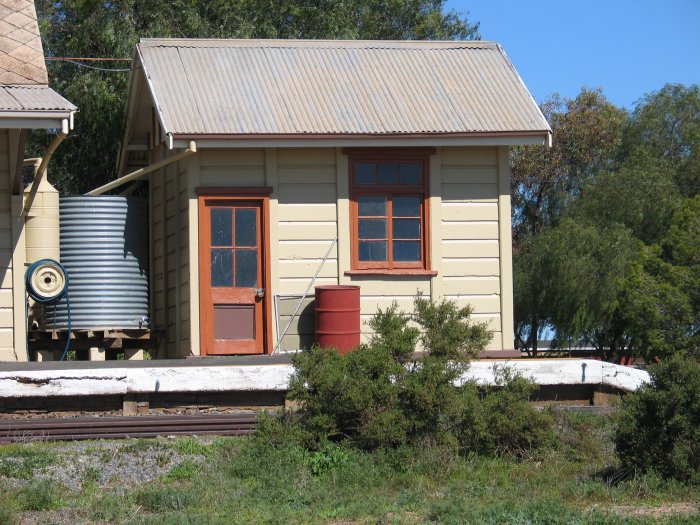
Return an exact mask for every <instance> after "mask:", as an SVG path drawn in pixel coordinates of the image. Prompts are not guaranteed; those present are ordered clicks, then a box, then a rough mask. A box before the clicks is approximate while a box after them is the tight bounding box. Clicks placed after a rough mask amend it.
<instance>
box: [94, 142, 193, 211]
mask: <svg viewBox="0 0 700 525" xmlns="http://www.w3.org/2000/svg"><path fill="white" fill-rule="evenodd" d="M195 153H197V144H196V143H195V142H194V141H190V144H189V147H188V148H187V149H186V150H185V151H181V152H180V153H177V154H175V155H173V156H172V157H168V158H165V159H161V160H159V161H158V162H155V163H153V164H151V165H150V166H146V167H144V168H139V169H137V170H136V171H132V172H131V173H129V174H128V175H124V176H123V177H119V178H118V179H116V180H113V181H112V182H108V183H107V184H104V185H102V186H100V187H99V188H95V189H94V190H92V191H89V192H87V193H86V194H85V195H88V196H91V197H95V196H97V195H102V194H103V193H106V192H108V191H110V190H113V189H114V188H118V187H119V186H121V185H123V184H126V183H127V182H131V181H132V180H136V179H138V178H140V177H143V176H144V175H147V174H148V173H151V172H153V171H157V170H159V169H161V168H164V167H165V166H168V165H170V164H172V163H174V162H177V161H179V160H182V159H184V158H186V157H189V156H190V155H193V154H195Z"/></svg>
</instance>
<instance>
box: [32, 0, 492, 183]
mask: <svg viewBox="0 0 700 525" xmlns="http://www.w3.org/2000/svg"><path fill="white" fill-rule="evenodd" d="M445 3H446V2H445V1H444V0H368V1H359V0H325V1H320V0H290V1H285V2H277V1H273V0H241V1H236V2H234V1H230V0H209V1H207V2H196V1H193V0H170V1H168V2H162V1H160V0H116V1H113V2H103V1H97V0H62V1H60V2H55V1H53V0H37V2H36V7H37V14H38V16H39V22H40V27H41V33H42V38H43V44H44V51H45V53H46V54H47V55H48V56H68V57H131V56H132V54H133V50H134V45H135V44H136V42H137V41H138V39H139V38H140V37H187V38H347V39H355V38H366V39H477V38H479V34H478V24H471V23H470V22H469V21H468V20H467V18H466V17H465V16H462V15H460V14H458V13H456V12H454V11H446V10H445ZM114 64H115V63H110V62H104V63H102V62H99V63H96V64H95V65H96V66H97V67H103V68H107V69H111V68H113V69H122V68H123V67H124V66H123V64H125V63H124V62H117V63H116V64H117V65H116V66H115V65H114ZM127 64H128V63H127ZM49 77H50V79H51V85H52V87H53V88H54V89H56V91H58V92H59V93H61V94H62V95H64V96H65V97H66V98H68V99H69V100H71V102H73V103H74V104H76V105H77V106H78V107H79V108H80V113H79V114H78V115H77V117H76V129H75V131H74V132H73V133H71V134H70V135H69V138H68V139H67V140H66V141H65V142H64V143H63V144H62V145H61V147H60V148H59V149H58V150H57V152H56V155H55V156H54V160H53V161H52V164H51V175H52V180H53V182H54V184H55V185H56V186H57V187H58V188H59V189H60V190H61V192H63V193H68V192H73V193H81V192H84V191H86V190H88V189H91V188H94V187H95V186H98V185H100V184H103V183H105V182H107V181H109V180H111V179H113V178H115V176H116V175H117V173H116V157H117V153H118V149H119V143H120V141H121V139H122V137H123V130H124V128H123V126H124V105H125V99H126V85H127V79H128V73H127V72H105V71H100V70H95V69H86V68H79V67H77V66H76V65H75V64H72V63H68V62H60V61H56V62H50V63H49ZM51 138H52V137H51V136H50V135H48V134H46V133H45V132H35V133H33V134H32V135H31V136H30V138H29V141H28V147H27V151H28V154H29V155H41V154H42V153H43V152H44V151H45V150H46V146H47V145H48V143H49V142H50V140H51Z"/></svg>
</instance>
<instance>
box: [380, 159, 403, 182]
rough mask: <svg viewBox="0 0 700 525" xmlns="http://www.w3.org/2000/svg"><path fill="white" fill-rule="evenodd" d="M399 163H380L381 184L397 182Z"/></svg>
mask: <svg viewBox="0 0 700 525" xmlns="http://www.w3.org/2000/svg"><path fill="white" fill-rule="evenodd" d="M398 182H399V165H398V164H387V163H383V164H380V165H379V184H397V183H398Z"/></svg>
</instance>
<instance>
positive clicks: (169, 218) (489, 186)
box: [96, 39, 551, 358]
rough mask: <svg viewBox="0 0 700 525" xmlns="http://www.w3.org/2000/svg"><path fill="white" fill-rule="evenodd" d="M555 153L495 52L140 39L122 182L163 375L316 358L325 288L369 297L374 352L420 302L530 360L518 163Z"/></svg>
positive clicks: (491, 47)
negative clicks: (518, 253) (146, 240)
mask: <svg viewBox="0 0 700 525" xmlns="http://www.w3.org/2000/svg"><path fill="white" fill-rule="evenodd" d="M550 143H551V129H550V127H549V125H548V124H547V122H546V120H545V118H544V117H543V115H542V113H541V112H540V110H539V109H538V107H537V105H536V104H535V102H534V101H533V99H532V97H531V96H530V94H529V93H528V91H527V89H526V87H525V85H524V84H523V82H522V80H521V79H520V77H519V76H518V73H517V72H516V70H515V68H514V67H513V65H512V63H511V62H510V60H509V59H508V57H507V56H506V54H505V52H504V51H503V49H502V48H501V47H500V46H499V45H498V44H496V43H493V42H478V41H469V42H454V41H450V42H428V41H426V42H423V41H412V42H389V41H302V40H298V41H296V40H179V39H144V40H141V42H140V43H139V44H138V45H137V48H136V54H135V59H134V61H133V66H132V71H131V78H130V83H129V93H128V108H127V129H126V136H125V138H124V143H123V147H122V152H121V157H120V166H119V169H120V173H121V174H125V173H133V172H136V175H135V176H133V177H129V178H128V181H132V180H135V181H136V182H135V183H134V182H131V184H132V186H129V187H126V186H125V187H126V188H127V192H131V191H134V190H136V189H137V187H136V186H133V184H141V185H143V184H148V194H149V205H148V211H149V219H148V224H147V225H145V224H144V225H143V227H144V228H148V230H149V235H150V301H151V312H150V322H151V327H152V329H153V330H161V331H162V333H163V336H162V337H161V341H160V345H159V348H158V353H157V357H159V358H165V357H171V358H174V357H185V356H188V355H227V354H256V353H257V354H269V353H273V352H275V351H277V350H281V351H285V350H295V349H299V348H306V347H308V346H310V345H311V344H312V343H313V341H314V321H313V319H314V310H313V304H312V301H313V288H314V287H315V286H320V285H358V286H359V287H360V314H361V320H362V321H363V323H362V332H363V335H364V336H366V335H367V332H368V331H369V329H368V327H367V326H366V324H365V323H364V322H365V321H366V320H368V319H369V318H370V317H371V316H372V314H374V313H375V312H376V310H377V308H378V307H381V308H384V307H387V306H389V305H390V304H391V303H392V302H393V301H397V302H398V304H399V306H400V307H401V308H402V309H404V310H410V309H411V307H412V300H413V297H414V296H415V294H416V293H417V292H421V293H422V294H423V295H424V296H428V297H432V298H435V299H439V298H443V297H445V298H449V299H452V300H455V301H457V302H458V303H459V304H461V305H467V304H469V305H471V306H472V307H473V309H474V313H473V317H474V318H475V319H476V320H478V321H484V322H487V323H488V326H489V328H490V330H491V331H492V333H493V339H492V341H491V344H490V347H489V352H490V353H491V355H499V356H510V355H517V354H515V353H514V351H513V283H512V269H511V267H512V264H511V207H510V196H509V195H510V172H509V147H511V146H513V145H524V144H539V145H548V144H550ZM137 170H139V171H137ZM146 173H148V176H147V177H146V176H143V177H141V178H138V177H139V175H145V174H146ZM125 182H127V179H124V180H120V181H118V182H117V183H115V184H114V185H112V186H110V187H109V188H102V189H100V190H99V191H97V192H96V193H102V192H103V191H107V190H109V189H111V188H113V187H115V186H116V185H118V184H122V183H125ZM120 191H121V190H120Z"/></svg>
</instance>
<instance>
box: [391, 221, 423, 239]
mask: <svg viewBox="0 0 700 525" xmlns="http://www.w3.org/2000/svg"><path fill="white" fill-rule="evenodd" d="M392 226H393V228H394V239H420V220H418V219H394V220H393V224H392Z"/></svg>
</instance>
